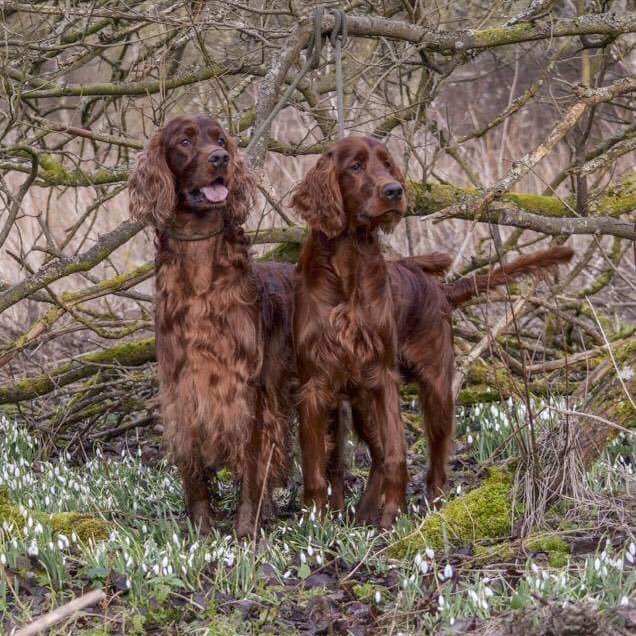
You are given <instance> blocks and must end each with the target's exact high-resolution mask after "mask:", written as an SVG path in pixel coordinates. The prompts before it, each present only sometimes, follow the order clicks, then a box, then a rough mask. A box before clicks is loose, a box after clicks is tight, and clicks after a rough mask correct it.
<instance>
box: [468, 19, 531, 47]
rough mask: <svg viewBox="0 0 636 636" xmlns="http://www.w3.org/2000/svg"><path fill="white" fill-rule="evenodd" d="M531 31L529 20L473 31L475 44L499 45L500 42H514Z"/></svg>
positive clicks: (484, 45)
mask: <svg viewBox="0 0 636 636" xmlns="http://www.w3.org/2000/svg"><path fill="white" fill-rule="evenodd" d="M531 31H532V23H531V22H520V23H519V24H514V25H512V26H505V27H493V28H492V29H482V30H481V31H477V32H476V33H475V43H476V45H477V46H482V47H488V46H495V45H497V46H499V45H502V44H515V43H517V42H519V40H520V39H521V38H523V37H524V36H525V35H526V33H528V32H531Z"/></svg>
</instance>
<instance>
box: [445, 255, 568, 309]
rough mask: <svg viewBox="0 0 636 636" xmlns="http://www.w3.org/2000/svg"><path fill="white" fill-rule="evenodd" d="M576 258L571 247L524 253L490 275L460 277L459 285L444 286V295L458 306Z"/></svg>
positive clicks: (539, 274) (457, 283) (541, 273)
mask: <svg viewBox="0 0 636 636" xmlns="http://www.w3.org/2000/svg"><path fill="white" fill-rule="evenodd" d="M573 255H574V250H573V249H572V248H571V247H568V246H567V245H560V246H558V247H548V248H547V249H544V250H538V251H536V252H532V253H531V254H524V255H523V256H520V257H519V258H517V259H515V260H514V261H512V262H510V263H508V264H507V265H503V266H501V267H497V268H496V269H493V270H492V271H489V272H488V273H486V274H473V275H472V276H465V277H464V278H460V279H459V280H458V281H457V282H455V283H450V284H446V285H444V286H443V287H444V292H445V293H446V297H447V298H448V300H449V301H450V303H451V304H452V305H453V306H454V307H457V306H458V305H461V304H462V303H464V302H466V301H467V300H469V299H470V298H472V297H473V296H476V295H477V294H478V293H479V292H483V291H486V290H488V289H490V288H492V287H497V286H498V285H503V284H505V283H508V282H510V281H513V280H516V279H518V278H522V277H524V276H541V275H543V274H545V273H546V272H547V271H548V270H550V269H552V268H554V267H556V266H557V265H559V264H560V263H566V262H567V261H569V260H570V259H571V258H572V256H573Z"/></svg>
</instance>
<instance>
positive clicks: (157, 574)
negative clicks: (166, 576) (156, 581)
mask: <svg viewBox="0 0 636 636" xmlns="http://www.w3.org/2000/svg"><path fill="white" fill-rule="evenodd" d="M159 572H160V570H159V565H157V564H156V563H155V564H154V565H153V566H152V573H153V574H154V575H155V576H159Z"/></svg>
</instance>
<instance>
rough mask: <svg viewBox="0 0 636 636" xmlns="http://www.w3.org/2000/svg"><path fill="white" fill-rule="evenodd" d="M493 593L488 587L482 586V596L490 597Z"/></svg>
mask: <svg viewBox="0 0 636 636" xmlns="http://www.w3.org/2000/svg"><path fill="white" fill-rule="evenodd" d="M493 594H494V592H493V591H492V590H491V589H490V588H489V587H485V588H484V596H486V597H491V596H492V595H493Z"/></svg>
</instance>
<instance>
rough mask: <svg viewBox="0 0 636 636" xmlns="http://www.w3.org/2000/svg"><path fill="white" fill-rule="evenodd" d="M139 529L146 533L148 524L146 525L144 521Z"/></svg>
mask: <svg viewBox="0 0 636 636" xmlns="http://www.w3.org/2000/svg"><path fill="white" fill-rule="evenodd" d="M141 531H142V532H143V533H144V534H146V533H147V532H148V526H147V525H146V524H145V523H144V524H143V525H142V526H141Z"/></svg>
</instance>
